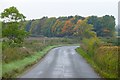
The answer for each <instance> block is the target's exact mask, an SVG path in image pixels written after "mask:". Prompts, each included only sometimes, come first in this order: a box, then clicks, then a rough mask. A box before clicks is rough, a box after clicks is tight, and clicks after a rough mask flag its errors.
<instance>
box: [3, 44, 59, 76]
mask: <svg viewBox="0 0 120 80" xmlns="http://www.w3.org/2000/svg"><path fill="white" fill-rule="evenodd" d="M58 46H60V45H54V46H48V47H47V48H45V49H44V50H42V51H40V52H37V53H36V54H34V55H32V56H29V57H26V58H24V59H22V60H17V61H14V62H11V63H8V64H7V63H5V64H3V65H2V70H3V71H2V77H3V78H15V77H17V76H18V75H19V74H20V73H22V72H23V71H24V70H25V69H27V68H29V67H31V66H32V65H33V64H35V63H37V62H38V61H39V60H40V59H42V58H43V57H44V56H45V55H46V53H47V52H48V51H49V50H51V49H53V48H55V47H58Z"/></svg>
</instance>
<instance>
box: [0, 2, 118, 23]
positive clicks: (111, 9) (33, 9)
mask: <svg viewBox="0 0 120 80" xmlns="http://www.w3.org/2000/svg"><path fill="white" fill-rule="evenodd" d="M118 1H119V0H0V13H1V12H2V11H3V10H4V9H5V8H9V7H11V6H15V7H17V9H18V10H19V11H20V12H21V13H23V14H24V15H25V16H26V17H27V19H39V18H42V17H43V16H48V17H54V16H55V17H59V16H70V15H72V16H74V15H80V16H91V15H96V16H103V15H113V16H115V18H116V22H118V21H117V20H118Z"/></svg>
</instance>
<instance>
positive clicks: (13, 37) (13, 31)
mask: <svg viewBox="0 0 120 80" xmlns="http://www.w3.org/2000/svg"><path fill="white" fill-rule="evenodd" d="M1 18H2V19H3V24H4V25H5V26H2V27H3V30H2V37H6V38H8V40H9V42H10V43H9V44H12V43H17V44H21V43H22V42H23V40H24V38H25V37H27V35H28V33H27V32H26V31H25V30H24V29H22V28H21V27H20V26H19V25H20V24H19V23H20V22H22V21H25V18H26V17H25V16H24V15H23V14H21V13H19V11H18V10H17V8H16V7H14V6H12V7H10V8H7V9H4V11H3V12H2V13H1Z"/></svg>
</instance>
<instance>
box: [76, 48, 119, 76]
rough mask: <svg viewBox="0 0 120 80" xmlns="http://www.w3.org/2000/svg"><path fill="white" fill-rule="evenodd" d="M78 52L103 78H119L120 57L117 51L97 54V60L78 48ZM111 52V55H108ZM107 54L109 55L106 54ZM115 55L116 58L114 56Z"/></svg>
mask: <svg viewBox="0 0 120 80" xmlns="http://www.w3.org/2000/svg"><path fill="white" fill-rule="evenodd" d="M76 51H77V52H78V53H79V54H80V55H82V56H83V57H84V58H85V59H86V60H87V62H88V63H89V64H91V66H92V67H93V68H94V69H95V71H96V72H98V73H99V74H100V76H102V77H103V78H118V56H117V53H116V52H117V50H106V49H105V48H104V49H101V51H103V52H102V53H101V51H99V52H98V54H95V58H93V57H91V56H89V55H88V53H86V52H85V51H84V50H83V49H82V48H80V47H79V48H77V49H76ZM108 51H111V53H108ZM106 52H107V53H106ZM112 54H114V56H113V55H112Z"/></svg>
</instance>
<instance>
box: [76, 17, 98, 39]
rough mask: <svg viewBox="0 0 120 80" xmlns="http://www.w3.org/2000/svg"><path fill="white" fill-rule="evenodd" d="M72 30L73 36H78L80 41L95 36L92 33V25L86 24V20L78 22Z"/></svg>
mask: <svg viewBox="0 0 120 80" xmlns="http://www.w3.org/2000/svg"><path fill="white" fill-rule="evenodd" d="M74 30H75V31H74V32H75V33H74V35H75V36H79V37H80V38H81V39H83V38H91V37H95V36H96V33H95V32H94V31H93V25H91V24H87V18H86V19H84V20H78V22H77V24H76V25H75V28H74Z"/></svg>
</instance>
